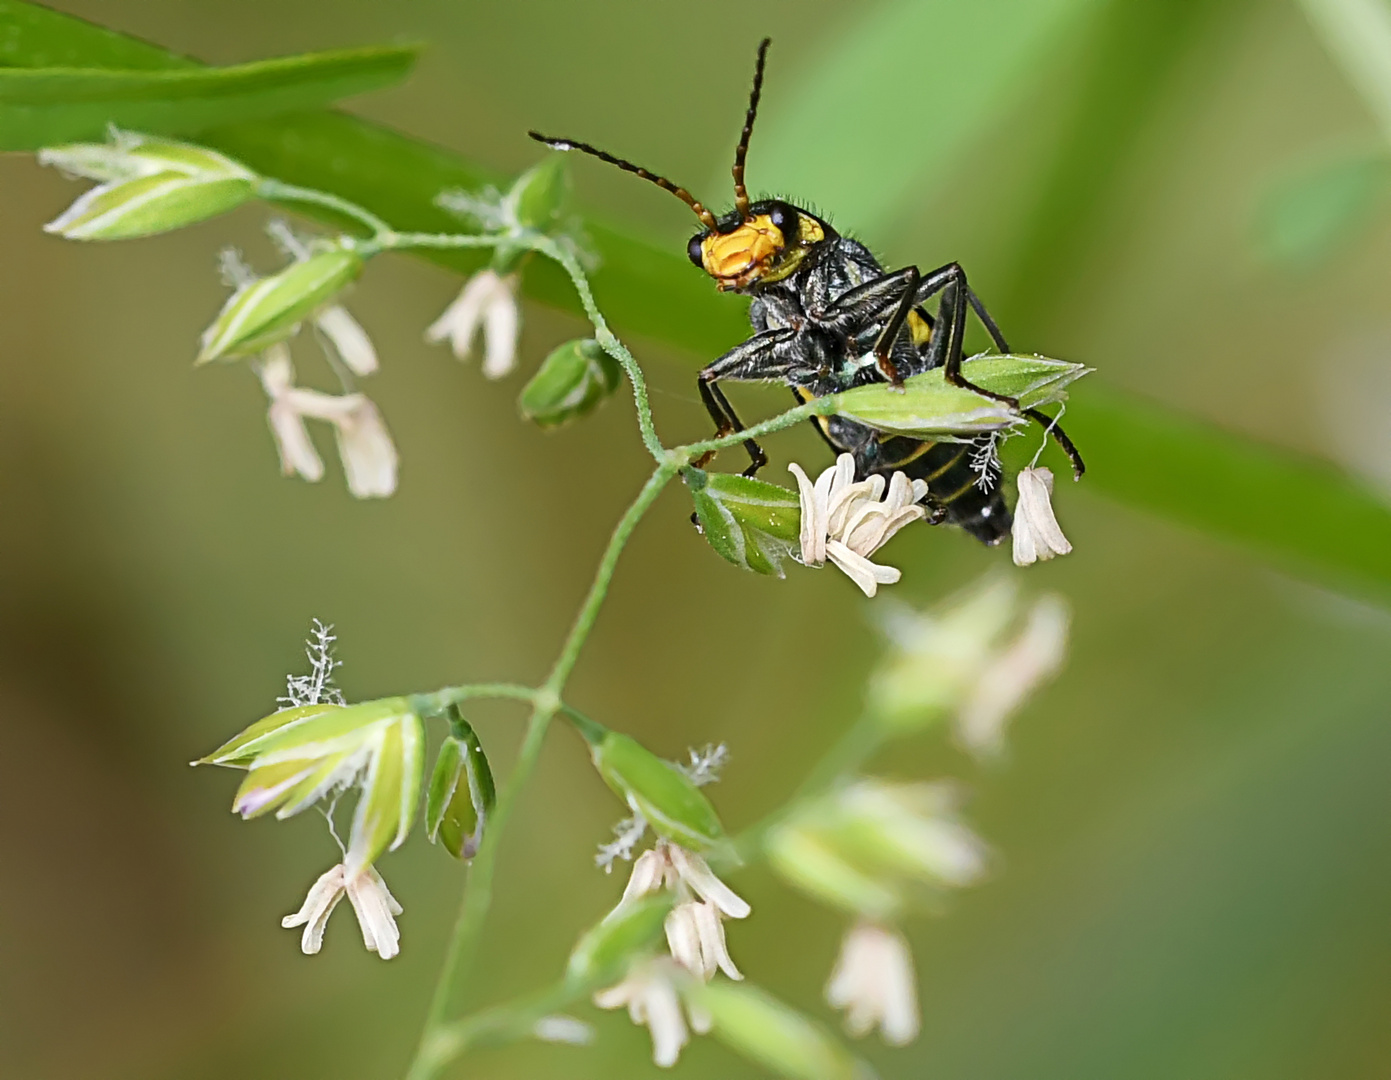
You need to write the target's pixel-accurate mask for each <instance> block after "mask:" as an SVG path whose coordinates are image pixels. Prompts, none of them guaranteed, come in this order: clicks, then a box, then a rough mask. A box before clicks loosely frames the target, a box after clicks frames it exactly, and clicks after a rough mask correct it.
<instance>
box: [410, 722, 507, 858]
mask: <svg viewBox="0 0 1391 1080" xmlns="http://www.w3.org/2000/svg"><path fill="white" fill-rule="evenodd" d="M450 727H451V728H452V729H453V730H452V733H451V734H450V735H449V736H448V737H447V738H446V739H445V740H444V742H443V744H441V746H440V751H439V756H438V757H437V758H436V759H435V768H434V772H432V773H431V775H430V783H429V784H428V785H427V787H426V790H425V834H426V835H427V836H428V837H429V838H430V842H431V843H432V844H439V845H440V846H441V847H442V848H444V849H445V851H447V852H449V854H451V855H453V856H454V857H455V858H456V859H471V858H473V857H474V855H476V854H477V853H478V845H479V844H480V843H481V842H482V840H483V830H484V828H485V827H486V826H487V823H488V816H489V815H490V814H491V813H492V811H493V804H494V803H495V802H496V798H497V796H496V789H495V786H494V784H493V771H492V769H491V768H490V767H489V765H488V758H487V756H486V755H485V754H484V753H483V747H482V745H480V743H479V741H478V736H477V735H476V734H474V731H473V728H471V727H470V726H469V725H468V723H467V722H466V721H465V720H464V718H463V717H462V716H460V715H458V713H457V711H455V712H454V713H453V715H451V717H450Z"/></svg>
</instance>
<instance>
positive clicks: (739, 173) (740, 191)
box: [734, 38, 773, 220]
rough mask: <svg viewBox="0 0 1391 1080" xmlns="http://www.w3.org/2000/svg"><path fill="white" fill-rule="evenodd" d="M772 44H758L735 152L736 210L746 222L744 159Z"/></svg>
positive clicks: (769, 40) (747, 207) (747, 198)
mask: <svg viewBox="0 0 1391 1080" xmlns="http://www.w3.org/2000/svg"><path fill="white" fill-rule="evenodd" d="M772 43H773V39H772V38H764V39H763V40H762V41H760V42H759V43H758V64H757V65H756V66H755V67H754V69H753V92H752V93H750V94H749V111H748V112H747V113H745V114H744V133H743V134H742V135H740V136H739V146H738V147H737V148H736V149H735V151H734V209H735V210H737V211H738V212H739V217H740V218H742V219H744V220H748V216H749V191H748V188H746V187H744V159H745V158H746V157H748V156H749V136H750V135H752V134H753V122H754V118H755V117H757V116H758V97H759V95H760V94H761V93H763V62H764V61H765V60H766V59H767V57H768V46H769V45H771V44H772Z"/></svg>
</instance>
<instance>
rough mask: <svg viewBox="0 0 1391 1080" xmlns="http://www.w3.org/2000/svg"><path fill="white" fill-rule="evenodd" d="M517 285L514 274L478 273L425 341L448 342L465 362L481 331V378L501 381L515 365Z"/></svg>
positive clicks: (519, 320) (518, 328)
mask: <svg viewBox="0 0 1391 1080" xmlns="http://www.w3.org/2000/svg"><path fill="white" fill-rule="evenodd" d="M517 284H518V278H517V275H516V274H508V275H506V276H505V277H504V276H503V275H501V274H498V273H497V272H496V271H494V270H480V271H479V272H478V273H476V274H474V275H473V277H471V278H469V280H468V283H467V284H466V285H465V286H464V288H463V290H462V291H461V292H460V293H459V295H458V297H457V298H455V300H454V302H453V303H452V304H450V305H449V306H448V307H447V308H445V309H444V314H442V315H441V316H440V317H439V318H438V319H436V320H435V321H434V323H433V324H431V326H430V328H429V329H428V330H426V331H425V340H426V341H429V342H440V341H445V340H447V341H448V342H449V347H450V348H451V349H453V350H454V355H455V356H456V357H458V358H459V359H460V360H467V359H468V357H469V355H470V354H471V353H472V351H473V342H474V339H475V338H476V337H477V336H478V334H479V332H480V331H481V332H482V334H483V341H484V353H483V375H484V377H485V378H488V379H501V378H503V377H504V376H505V375H509V374H511V372H512V369H513V368H515V367H516V366H517V336H518V334H519V333H520V331H521V325H522V315H521V310H520V309H519V308H518V306H517Z"/></svg>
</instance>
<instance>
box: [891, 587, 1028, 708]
mask: <svg viewBox="0 0 1391 1080" xmlns="http://www.w3.org/2000/svg"><path fill="white" fill-rule="evenodd" d="M1018 610H1019V602H1018V589H1017V587H1016V586H1015V584H1014V582H1013V581H1011V580H1009V579H1008V578H1003V577H1001V578H991V579H987V580H986V581H985V582H983V583H982V584H981V585H978V586H976V587H974V588H972V589H971V590H970V591H968V592H967V593H965V594H963V595H962V596H960V597H958V598H957V599H956V600H955V601H954V602H949V604H948V605H947V606H946V607H944V608H942V609H940V610H939V611H936V612H925V613H922V614H916V613H913V612H909V611H899V612H892V613H890V615H889V617H888V618H887V619H886V620H885V624H886V625H885V628H886V630H887V633H888V636H889V639H890V640H891V641H892V642H893V646H894V647H893V648H892V650H891V652H890V654H889V656H887V657H886V658H885V661H884V663H883V664H882V665H880V668H879V670H878V671H877V672H875V674H874V675H873V676H872V677H871V679H870V683H869V694H868V698H869V702H868V704H869V711H870V712H871V713H873V714H874V716H875V717H876V718H878V720H879V721H880V722H881V723H882V724H883V725H884V726H885V727H886V728H889V729H890V730H892V731H894V732H895V733H907V732H911V731H918V730H921V729H923V728H925V727H929V726H931V725H932V724H934V723H938V722H942V721H945V720H946V719H947V718H948V717H950V716H951V715H952V714H953V713H954V712H955V711H956V710H957V709H958V708H960V707H961V705H962V704H963V703H964V702H965V701H966V700H967V698H968V697H969V696H970V695H971V693H972V692H973V690H974V688H975V686H976V685H977V683H978V682H979V680H980V678H981V675H982V673H983V672H984V671H985V670H986V667H987V665H988V664H989V662H990V660H991V658H992V657H993V656H994V654H995V652H996V650H997V649H998V647H999V641H1000V639H1001V637H1002V636H1003V634H1004V633H1005V631H1006V630H1007V629H1008V628H1009V626H1010V624H1011V623H1012V622H1013V621H1014V619H1015V616H1016V614H1017V612H1018Z"/></svg>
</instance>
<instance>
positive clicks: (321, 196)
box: [256, 177, 391, 234]
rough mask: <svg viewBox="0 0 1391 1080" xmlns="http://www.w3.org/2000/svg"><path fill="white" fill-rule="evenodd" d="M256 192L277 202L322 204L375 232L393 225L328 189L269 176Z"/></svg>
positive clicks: (381, 231) (258, 185) (389, 230)
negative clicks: (300, 185) (319, 188)
mask: <svg viewBox="0 0 1391 1080" xmlns="http://www.w3.org/2000/svg"><path fill="white" fill-rule="evenodd" d="M256 194H257V195H259V196H260V197H261V198H263V199H273V200H275V201H277V202H299V203H313V204H314V205H316V206H322V207H323V208H324V209H326V210H332V211H334V212H335V213H338V214H342V215H343V216H344V217H348V218H352V219H353V220H354V221H356V222H358V223H359V224H361V225H365V226H366V227H367V229H368V231H370V232H372V233H373V234H380V233H389V232H391V226H390V225H388V224H387V223H386V222H385V221H383V220H382V219H381V218H379V217H377V215H376V214H374V213H372V211H370V210H368V209H367V208H366V207H364V206H358V205H357V203H355V202H349V201H348V200H347V199H340V198H339V197H338V196H337V195H330V194H329V193H328V192H326V191H315V190H314V189H313V188H302V187H296V186H295V185H294V184H287V183H284V182H283V181H281V180H272V179H270V178H269V177H267V178H264V179H262V180H261V181H260V182H259V183H258V184H257V185H256Z"/></svg>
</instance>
